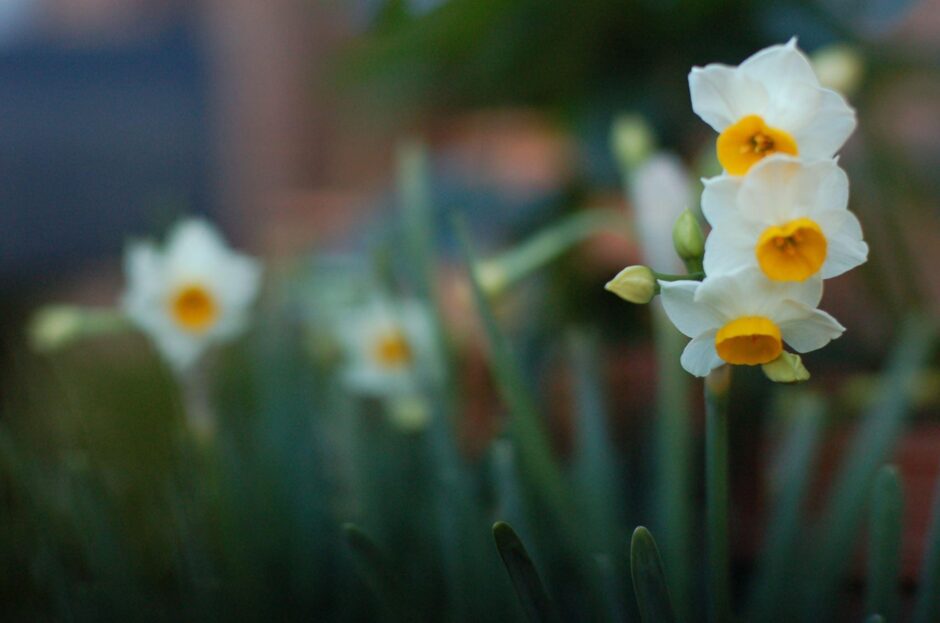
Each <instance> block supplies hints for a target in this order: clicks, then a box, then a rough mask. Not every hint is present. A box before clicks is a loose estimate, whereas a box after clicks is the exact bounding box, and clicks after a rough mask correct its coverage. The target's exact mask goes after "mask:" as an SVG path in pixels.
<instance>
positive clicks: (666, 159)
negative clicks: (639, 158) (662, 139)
mask: <svg viewBox="0 0 940 623" xmlns="http://www.w3.org/2000/svg"><path fill="white" fill-rule="evenodd" d="M692 197H693V193H692V183H691V179H690V176H689V173H688V171H687V170H686V168H685V167H684V166H683V165H682V161H681V160H679V158H678V157H677V156H675V155H673V154H670V153H666V152H660V153H657V154H654V155H653V156H651V157H650V158H649V159H647V160H646V161H645V162H644V163H643V164H642V165H640V166H639V167H638V168H637V169H636V172H635V173H634V174H633V176H632V179H631V184H630V200H631V202H632V204H633V213H634V218H635V220H636V227H637V233H638V234H639V238H640V244H641V249H642V253H643V259H644V263H645V264H648V265H650V266H652V267H653V268H655V269H656V270H658V271H661V272H677V271H679V270H681V268H682V262H681V261H680V259H679V257H678V256H677V255H676V252H675V249H674V248H673V244H672V228H673V225H674V224H675V222H676V219H678V218H679V215H681V214H682V213H683V212H684V211H685V210H686V208H688V207H689V206H690V205H692V201H693V199H692Z"/></svg>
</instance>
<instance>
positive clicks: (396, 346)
mask: <svg viewBox="0 0 940 623" xmlns="http://www.w3.org/2000/svg"><path fill="white" fill-rule="evenodd" d="M373 355H374V356H375V359H376V361H378V362H379V365H381V366H382V367H384V368H401V367H404V366H407V365H408V364H410V363H411V360H412V352H411V346H410V345H409V344H408V340H407V339H405V336H404V335H402V333H401V331H390V332H388V333H386V334H385V335H382V336H381V337H380V338H379V339H378V341H377V342H376V343H375V349H374V350H373Z"/></svg>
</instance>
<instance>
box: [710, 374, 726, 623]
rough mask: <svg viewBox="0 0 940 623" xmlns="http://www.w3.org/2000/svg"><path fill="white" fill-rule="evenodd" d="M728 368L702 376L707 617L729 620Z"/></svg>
mask: <svg viewBox="0 0 940 623" xmlns="http://www.w3.org/2000/svg"><path fill="white" fill-rule="evenodd" d="M730 384H731V367H730V366H722V367H720V368H717V369H716V370H713V371H712V372H711V373H710V374H709V375H708V377H707V378H706V379H705V532H706V552H707V557H708V587H709V591H708V592H709V603H708V620H709V621H710V622H711V623H725V622H726V621H730V620H731V574H730V557H729V539H728V508H729V500H730V496H729V486H728V387H729V386H730Z"/></svg>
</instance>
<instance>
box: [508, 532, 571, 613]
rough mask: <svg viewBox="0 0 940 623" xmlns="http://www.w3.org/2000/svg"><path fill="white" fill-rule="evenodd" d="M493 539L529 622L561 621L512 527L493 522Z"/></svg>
mask: <svg viewBox="0 0 940 623" xmlns="http://www.w3.org/2000/svg"><path fill="white" fill-rule="evenodd" d="M493 539H494V540H495V541H496V549H497V550H499V555H500V557H501V558H502V559H503V564H504V565H505V566H506V571H507V572H508V573H509V579H510V580H512V585H513V588H515V589H516V595H517V596H518V597H519V604H520V605H521V606H522V610H523V611H524V612H525V615H526V617H527V618H528V619H529V621H530V622H531V623H543V622H546V621H550V622H553V623H554V622H558V623H560V621H561V619H560V618H559V617H558V614H557V613H556V612H555V609H554V607H553V606H552V603H551V600H550V599H549V598H548V594H547V593H546V592H545V587H544V586H543V585H542V580H541V579H540V578H539V574H538V571H537V570H536V569H535V565H533V564H532V560H531V559H530V558H529V554H528V553H527V552H526V550H525V546H523V545H522V541H520V540H519V537H518V536H517V535H516V533H515V531H514V530H513V529H512V526H510V525H509V524H508V523H505V522H502V521H497V522H496V523H495V524H493Z"/></svg>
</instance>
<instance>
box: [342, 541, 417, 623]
mask: <svg viewBox="0 0 940 623" xmlns="http://www.w3.org/2000/svg"><path fill="white" fill-rule="evenodd" d="M343 536H344V537H345V538H346V544H347V545H348V546H349V551H350V553H351V554H352V558H353V563H354V565H355V567H356V572H357V573H358V574H359V577H360V579H361V580H362V581H363V583H364V584H365V585H366V586H367V587H368V588H369V590H371V591H372V594H373V595H375V597H376V598H377V599H378V601H379V603H380V604H382V607H383V608H384V609H385V611H386V612H387V613H388V615H389V617H390V618H391V619H393V620H395V621H403V622H404V621H410V620H413V619H411V618H409V616H408V611H409V608H408V606H407V604H406V602H405V592H404V590H403V588H402V586H401V584H400V583H399V581H398V576H397V575H396V574H395V573H394V572H393V571H392V569H391V567H390V566H389V563H388V560H387V558H386V556H385V553H384V552H383V551H382V550H381V548H380V547H379V546H378V545H376V543H375V542H374V541H373V540H372V538H371V537H370V536H369V535H368V534H366V533H365V532H363V531H362V530H361V529H359V527H358V526H356V525H355V524H351V523H347V524H344V525H343Z"/></svg>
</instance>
